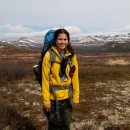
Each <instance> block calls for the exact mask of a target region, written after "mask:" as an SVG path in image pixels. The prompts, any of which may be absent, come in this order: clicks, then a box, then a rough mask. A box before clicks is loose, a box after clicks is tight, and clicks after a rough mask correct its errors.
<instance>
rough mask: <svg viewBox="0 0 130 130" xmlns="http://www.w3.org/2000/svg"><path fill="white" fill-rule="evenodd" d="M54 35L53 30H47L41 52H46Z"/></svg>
mask: <svg viewBox="0 0 130 130" xmlns="http://www.w3.org/2000/svg"><path fill="white" fill-rule="evenodd" d="M54 33H55V30H49V31H48V32H47V33H46V35H45V39H44V47H43V52H46V51H47V50H48V49H49V48H50V47H51V46H52V45H53V43H54Z"/></svg>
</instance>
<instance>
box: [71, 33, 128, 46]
mask: <svg viewBox="0 0 130 130" xmlns="http://www.w3.org/2000/svg"><path fill="white" fill-rule="evenodd" d="M126 41H130V34H128V35H108V36H105V35H100V36H87V37H85V38H82V39H73V40H71V43H72V45H74V46H102V45H104V44H106V43H108V42H117V43H124V42H126Z"/></svg>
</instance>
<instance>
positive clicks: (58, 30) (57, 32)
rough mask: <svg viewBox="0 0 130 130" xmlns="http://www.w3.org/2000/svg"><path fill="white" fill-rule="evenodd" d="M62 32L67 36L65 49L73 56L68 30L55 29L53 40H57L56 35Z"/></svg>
mask: <svg viewBox="0 0 130 130" xmlns="http://www.w3.org/2000/svg"><path fill="white" fill-rule="evenodd" d="M61 33H64V34H66V36H67V38H68V45H67V50H68V51H69V52H70V53H71V54H72V56H74V49H73V48H72V46H71V44H70V36H69V32H68V31H67V30H65V29H57V30H56V31H55V34H54V41H56V40H57V37H58V35H59V34H61Z"/></svg>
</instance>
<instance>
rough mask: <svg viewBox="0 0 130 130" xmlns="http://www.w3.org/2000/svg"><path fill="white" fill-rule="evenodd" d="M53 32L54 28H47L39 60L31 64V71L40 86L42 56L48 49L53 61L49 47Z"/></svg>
mask: <svg viewBox="0 0 130 130" xmlns="http://www.w3.org/2000/svg"><path fill="white" fill-rule="evenodd" d="M54 34H55V30H49V31H48V32H47V33H46V35H45V37H44V46H43V49H42V52H41V57H40V60H39V62H38V64H37V65H34V66H33V71H34V73H35V76H36V80H37V81H38V82H39V84H40V86H41V83H42V61H43V57H44V55H45V54H46V52H47V51H48V50H49V52H50V54H51V63H52V62H53V61H55V54H54V51H51V50H50V48H51V47H52V46H53V44H54Z"/></svg>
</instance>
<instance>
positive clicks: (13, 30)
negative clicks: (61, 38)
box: [0, 0, 130, 41]
mask: <svg viewBox="0 0 130 130" xmlns="http://www.w3.org/2000/svg"><path fill="white" fill-rule="evenodd" d="M63 27H64V28H65V29H67V30H68V31H69V33H70V35H71V38H76V37H79V38H80V37H86V36H87V35H101V34H104V35H107V34H127V33H130V0H0V40H18V39H19V38H20V37H29V38H31V39H35V40H38V41H43V39H44V35H45V33H46V32H47V30H49V29H57V28H63Z"/></svg>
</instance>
